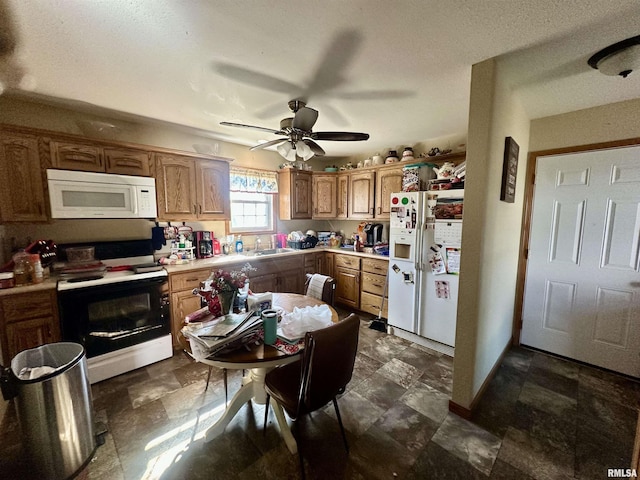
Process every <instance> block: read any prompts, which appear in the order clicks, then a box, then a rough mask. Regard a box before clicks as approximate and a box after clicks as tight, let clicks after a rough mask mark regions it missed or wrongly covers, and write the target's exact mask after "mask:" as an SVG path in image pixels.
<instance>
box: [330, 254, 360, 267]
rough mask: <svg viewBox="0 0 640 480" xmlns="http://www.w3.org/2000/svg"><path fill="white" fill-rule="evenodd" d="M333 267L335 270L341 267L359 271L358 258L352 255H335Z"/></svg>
mask: <svg viewBox="0 0 640 480" xmlns="http://www.w3.org/2000/svg"><path fill="white" fill-rule="evenodd" d="M335 266H336V268H339V267H343V268H352V269H354V270H360V258H358V257H355V256H352V255H336V256H335Z"/></svg>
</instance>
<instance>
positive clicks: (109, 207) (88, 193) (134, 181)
mask: <svg viewBox="0 0 640 480" xmlns="http://www.w3.org/2000/svg"><path fill="white" fill-rule="evenodd" d="M47 180H48V185H49V200H50V203H51V217H52V218H155V217H156V216H157V214H158V208H157V205H156V183H155V179H153V178H148V177H136V176H129V175H115V174H111V173H93V172H76V171H70V170H47Z"/></svg>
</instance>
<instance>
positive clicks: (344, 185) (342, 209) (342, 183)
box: [336, 173, 349, 218]
mask: <svg viewBox="0 0 640 480" xmlns="http://www.w3.org/2000/svg"><path fill="white" fill-rule="evenodd" d="M336 188H337V203H336V217H337V218H347V216H348V215H349V175H348V174H342V173H341V174H340V175H338V185H337V187H336Z"/></svg>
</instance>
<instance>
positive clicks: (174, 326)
mask: <svg viewBox="0 0 640 480" xmlns="http://www.w3.org/2000/svg"><path fill="white" fill-rule="evenodd" d="M210 274H211V268H201V269H197V270H190V271H188V272H180V273H171V274H169V291H170V292H171V338H172V341H173V345H174V347H180V346H181V342H180V335H182V334H181V333H180V330H182V325H183V322H184V317H185V316H187V315H188V314H190V313H192V312H195V311H196V310H198V309H199V308H200V296H198V295H194V294H193V293H192V292H193V289H194V288H198V287H199V286H200V282H203V281H204V280H206V279H207V278H209V275H210Z"/></svg>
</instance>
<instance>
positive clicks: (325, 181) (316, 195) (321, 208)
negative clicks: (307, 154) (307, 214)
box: [313, 173, 338, 219]
mask: <svg viewBox="0 0 640 480" xmlns="http://www.w3.org/2000/svg"><path fill="white" fill-rule="evenodd" d="M337 185H338V176H337V175H336V174H335V173H333V174H332V173H326V174H322V173H320V174H316V175H313V218H314V219H323V218H336V217H337V214H338V209H337V200H338V196H337V194H336V192H337Z"/></svg>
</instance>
